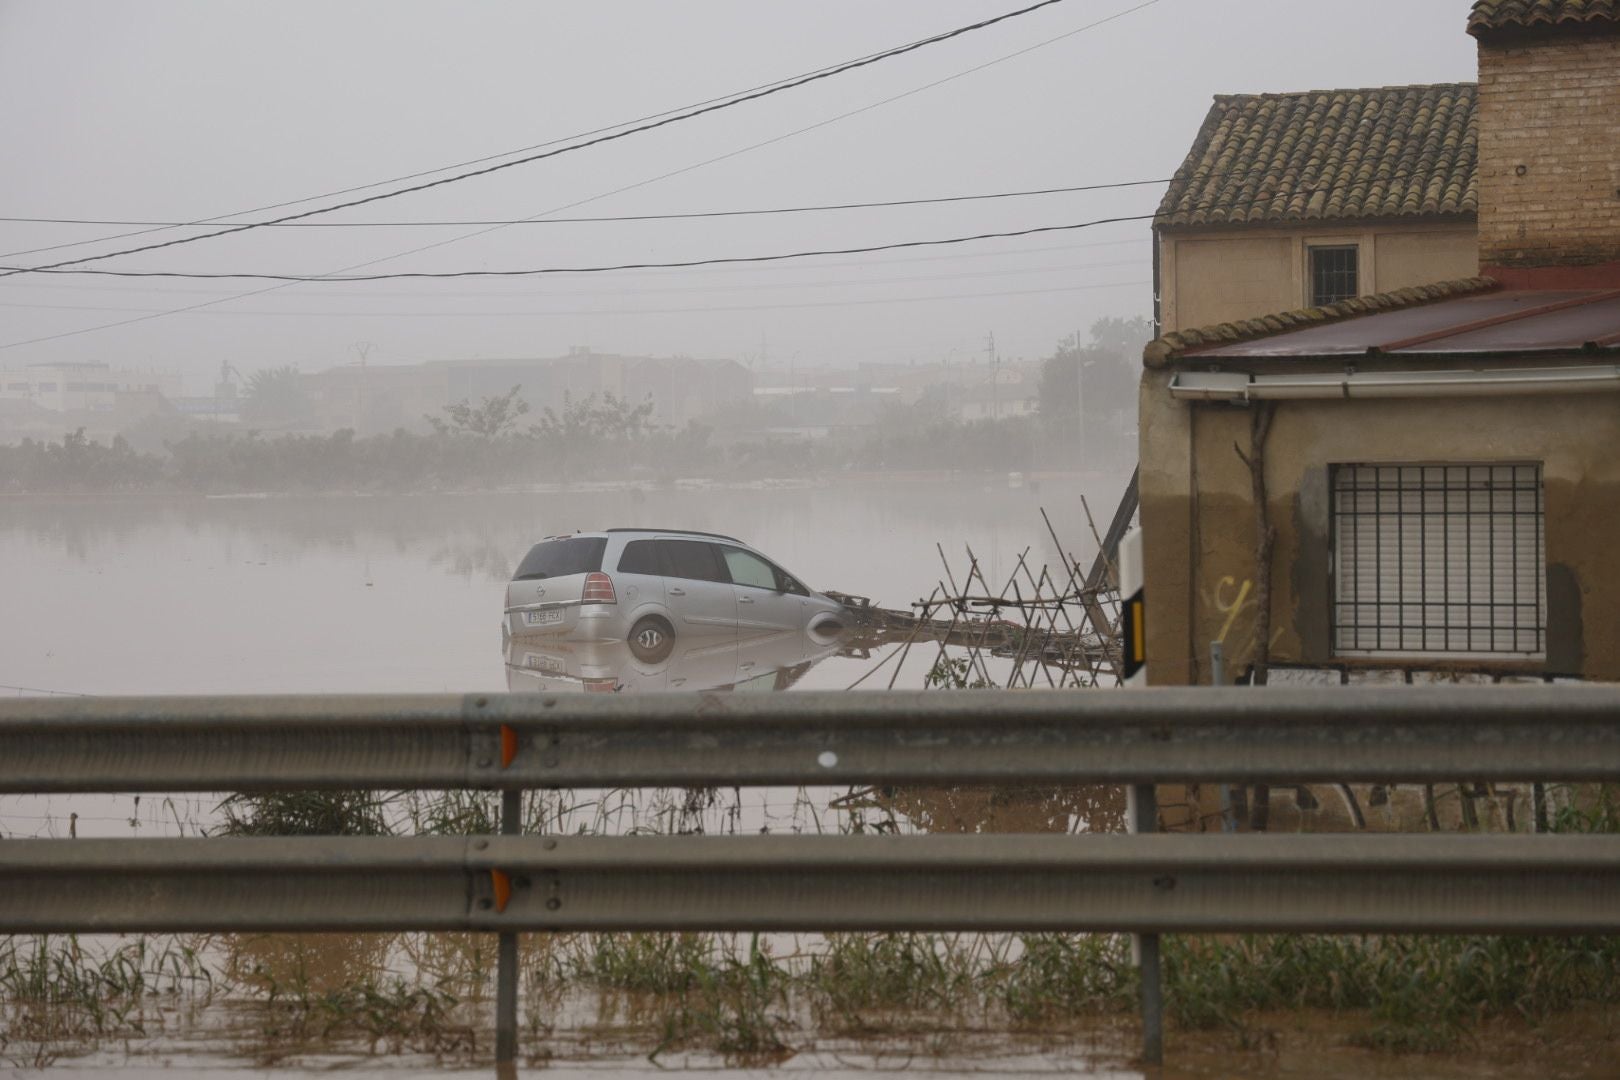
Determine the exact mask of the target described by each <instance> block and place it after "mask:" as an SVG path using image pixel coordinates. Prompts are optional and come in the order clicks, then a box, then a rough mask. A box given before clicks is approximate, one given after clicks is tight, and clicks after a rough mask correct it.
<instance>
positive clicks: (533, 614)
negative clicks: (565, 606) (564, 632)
mask: <svg viewBox="0 0 1620 1080" xmlns="http://www.w3.org/2000/svg"><path fill="white" fill-rule="evenodd" d="M562 621H563V611H562V608H547V609H545V610H543V611H525V612H524V613H523V625H525V626H555V625H557V624H558V623H560V622H562Z"/></svg>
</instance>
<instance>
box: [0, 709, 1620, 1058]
mask: <svg viewBox="0 0 1620 1080" xmlns="http://www.w3.org/2000/svg"><path fill="white" fill-rule="evenodd" d="M1459 777H1462V778H1467V779H1471V780H1519V781H1525V780H1558V781H1571V780H1605V779H1620V689H1611V688H1607V687H1591V686H1569V687H1546V686H1527V687H1516V686H1515V687H1491V688H1444V689H1442V688H1378V689H1360V688H1343V689H1341V688H1335V689H1333V690H1331V691H1319V690H1293V689H1282V688H1279V689H1271V690H1240V689H1232V690H1227V689H1208V688H1202V689H1196V690H1193V689H1189V690H1145V691H1140V692H1133V693H1129V694H1107V693H1099V692H1096V691H1075V692H1025V693H1012V694H975V693H959V694H945V693H938V692H935V693H905V694H853V693H803V694H786V695H779V696H773V697H770V698H753V697H734V696H728V695H719V694H702V695H649V696H639V697H631V696H612V697H595V696H588V697H582V698H568V697H562V696H550V695H522V696H491V695H467V696H448V695H444V696H422V697H397V696H370V697H267V698H245V697H244V698H231V697H222V698H126V699H120V698H91V699H66V700H63V699H18V700H11V701H4V702H0V792H9V793H22V792H67V791H87V792H88V791H103V792H107V791H115V792H128V791H181V790H190V791H252V790H274V789H312V788H387V789H408V788H416V789H435V788H476V789H487V790H497V789H498V790H501V791H503V792H504V797H503V810H502V832H503V834H505V835H501V836H477V837H448V838H446V837H391V838H347V837H318V838H315V837H312V838H287V839H246V838H242V839H226V838H210V839H166V840H138V841H122V840H121V841H101V840H8V841H6V842H5V843H3V844H0V932H45V931H52V932H55V931H90V930H95V931H141V930H180V929H193V930H203V929H219V930H362V929H365V930H413V929H416V930H437V929H466V930H477V931H493V932H497V933H499V934H500V937H501V948H500V968H499V972H498V979H497V987H498V992H497V1058H498V1060H502V1061H510V1060H512V1058H513V1056H514V1054H515V1050H516V1015H517V979H516V937H515V934H516V932H518V931H522V930H623V929H645V930H693V929H714V930H853V929H863V930H919V929H960V930H1113V931H1131V932H1138V933H1144V934H1154V933H1159V932H1164V931H1181V930H1188V931H1193V930H1206V931H1207V930H1215V931H1244V930H1256V931H1259V930H1278V931H1305V930H1313V931H1326V932H1387V931H1418V932H1524V933H1586V932H1612V931H1615V930H1620V837H1611V836H1500V835H1499V836H1449V835H1422V836H1368V835H1338V836H1330V835H1312V836H1253V835H1197V836H1193V835H1145V834H1144V835H1129V836H1117V835H1116V836H1105V835H1092V836H982V835H973V836H939V835H935V836H909V837H875V836H839V837H778V836H747V837H686V836H680V837H554V836H531V837H519V836H514V835H510V834H511V833H513V832H515V831H516V829H517V827H518V825H519V816H520V815H519V813H518V798H519V796H520V793H521V792H522V791H523V790H524V789H530V788H559V787H613V786H633V785H641V786H707V785H727V786H729V785H763V784H784V785H800V784H838V785H842V784H846V783H856V782H860V783H883V784H956V783H992V784H993V783H1008V782H1018V783H1026V782H1046V783H1085V782H1104V783H1117V784H1129V785H1133V786H1134V788H1135V790H1136V791H1137V792H1139V793H1140V792H1143V791H1144V787H1143V786H1144V785H1152V784H1153V783H1155V782H1159V783H1162V782H1171V781H1191V780H1198V781H1229V782H1238V781H1241V782H1287V783H1303V782H1311V781H1382V782H1428V781H1434V780H1441V779H1444V780H1448V781H1454V780H1456V779H1457V778H1459ZM1145 790H1146V792H1148V793H1151V791H1152V788H1151V786H1148V787H1146V788H1145ZM1152 816H1153V815H1152V810H1151V806H1150V805H1149V806H1147V807H1145V808H1144V807H1142V806H1140V805H1139V806H1138V807H1137V808H1136V813H1135V814H1134V815H1133V817H1135V819H1136V820H1137V821H1138V822H1139V823H1140V827H1142V828H1144V829H1150V828H1151V827H1152V826H1151V821H1152ZM1156 975H1157V971H1156V968H1155V969H1154V970H1153V971H1148V970H1147V969H1146V968H1145V969H1144V980H1143V982H1144V1003H1143V1004H1144V1026H1145V1031H1146V1046H1147V1051H1146V1053H1145V1055H1144V1056H1145V1057H1146V1058H1148V1059H1150V1060H1152V1059H1155V1058H1156V1056H1157V1017H1158V1002H1157V999H1156V996H1155V995H1156V991H1154V990H1152V989H1151V988H1152V987H1156V985H1157V978H1156Z"/></svg>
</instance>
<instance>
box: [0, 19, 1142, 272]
mask: <svg viewBox="0 0 1620 1080" xmlns="http://www.w3.org/2000/svg"><path fill="white" fill-rule="evenodd" d="M1063 2H1064V0H1035V3H1033V4H1029V5H1027V6H1025V7H1022V8H1017V9H1015V10H1013V11H1009V12H1004V13H1002V14H1000V15H994V16H991V17H990V18H988V19H980V20H979V21H978V22H975V23H969V24H968V25H966V26H959V27H957V28H956V29H954V30H947V31H944V32H942V33H939V34H934V35H933V36H931V37H926V38H922V39H920V40H918V41H913V42H910V43H908V44H905V45H900V46H896V47H895V48H892V49H886V50H884V51H883V52H879V53H873V54H872V55H870V56H865V57H862V58H860V59H858V60H851V61H848V62H846V63H843V64H839V65H836V66H834V67H832V68H827V69H824V70H821V71H816V72H812V73H810V74H808V75H802V76H799V77H797V78H794V79H789V80H787V81H786V82H782V83H778V84H775V85H771V86H767V87H765V88H763V89H759V90H753V91H750V92H748V93H745V94H742V95H740V96H738V97H733V98H728V99H726V100H724V101H720V102H715V103H712V104H708V105H703V106H700V107H698V108H694V109H688V110H685V111H683V112H678V113H675V114H673V115H669V116H664V117H662V118H661V119H657V120H652V121H648V122H647V123H644V124H639V125H636V126H634V127H630V128H626V129H624V130H622V131H614V132H610V133H607V134H603V135H597V136H595V137H594V138H590V139H587V140H585V141H584V142H576V143H571V144H569V145H567V146H562V147H558V148H556V149H552V150H544V151H541V152H539V153H536V154H529V155H526V156H523V157H519V158H516V159H515V160H512V161H505V162H500V163H498V164H495V165H486V166H484V167H483V168H480V169H473V170H471V171H468V172H461V173H457V174H455V175H454V176H446V177H440V178H439V179H437V180H429V181H427V182H425V183H421V184H413V185H411V186H410V187H404V188H399V189H398V190H395V191H386V192H382V193H379V194H376V195H368V196H365V197H364V198H360V199H351V200H349V201H348V202H341V203H336V204H334V205H332V206H327V207H317V208H316V209H314V210H306V211H303V212H302V213H298V214H288V215H286V216H285V217H280V218H275V219H272V220H271V221H268V222H254V223H248V224H244V225H233V226H231V227H230V228H226V229H218V230H215V231H214V232H207V233H200V234H198V235H196V236H183V237H179V238H177V239H174V240H165V241H162V242H161V243H156V244H144V245H142V246H140V247H134V248H124V249H122V250H119V251H110V252H106V253H105V254H101V255H86V256H82V257H81V258H77V259H65V260H63V261H61V262H57V263H50V264H47V265H46V266H37V267H12V268H9V273H8V274H7V275H0V276H9V274H21V273H29V272H39V271H43V270H52V269H56V268H59V267H63V266H74V265H78V264H80V263H86V262H96V261H98V260H101V259H111V258H116V257H117V256H120V255H134V254H138V253H140V252H145V251H156V250H158V249H160V248H167V247H174V246H177V245H179V244H190V243H195V242H197V241H199V240H208V239H212V238H214V237H219V236H230V235H232V234H234V233H239V232H246V231H248V230H250V229H258V228H263V227H265V226H266V225H274V224H281V223H283V222H288V221H295V220H298V219H300V218H306V217H314V216H315V215H317V214H330V213H333V212H335V211H338V210H346V209H350V208H352V207H356V206H364V205H367V204H369V203H374V202H380V201H382V200H384V199H393V198H397V197H399V196H401V195H409V194H412V193H414V192H418V191H427V190H429V189H430V188H436V187H442V186H444V185H446V184H454V183H458V182H460V181H462V180H469V179H472V178H473V177H478V176H487V175H489V174H491V173H495V172H499V171H501V170H503V169H511V168H515V167H516V166H519V165H528V164H531V163H533V162H536V161H544V160H546V159H548V158H553V157H557V156H559V155H562V154H568V153H573V152H574V151H576V150H584V149H587V148H589V147H592V146H600V145H601V144H603V143H607V142H613V141H615V140H618V139H623V138H627V137H629V136H631V135H637V134H640V133H642V132H645V131H653V130H655V129H657V128H661V127H666V126H668V125H670V124H676V123H680V122H682V121H684V120H691V119H694V118H696V117H699V116H704V115H706V114H708V113H712V112H718V111H720V110H722V109H729V108H732V107H734V106H737V105H742V104H744V103H746V102H749V101H757V100H759V99H760V98H765V97H769V96H771V95H772V94H779V93H781V92H782V91H784V90H792V89H796V88H797V87H800V86H805V85H807V84H809V83H813V82H818V81H820V80H822V79H828V78H831V77H833V76H835V75H841V74H843V73H845V72H848V71H854V70H856V69H857V68H862V67H866V66H868V65H871V64H875V63H878V62H880V61H883V60H888V59H892V58H893V57H896V56H903V55H905V54H906V53H911V52H915V51H917V50H918V49H922V48H926V47H927V46H929V45H936V44H938V43H939V42H942V41H949V40H951V39H952V38H957V37H960V36H962V35H964V34H969V33H973V32H975V31H978V30H983V29H986V28H988V27H991V26H995V25H996V24H997V23H1002V22H1006V21H1007V20H1009V19H1015V18H1018V17H1020V16H1023V15H1028V14H1029V13H1031V12H1034V11H1039V10H1041V9H1042V8H1046V7H1051V6H1052V5H1054V4H1060V3H1063ZM1157 2H1158V0H1146V2H1145V3H1143V4H1142V5H1140V6H1141V7H1147V6H1149V5H1150V4H1153V3H1157Z"/></svg>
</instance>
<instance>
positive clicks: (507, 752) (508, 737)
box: [501, 724, 518, 769]
mask: <svg viewBox="0 0 1620 1080" xmlns="http://www.w3.org/2000/svg"><path fill="white" fill-rule="evenodd" d="M517 752H518V737H517V732H516V731H513V730H512V728H510V727H509V726H507V725H506V724H502V725H501V768H503V769H504V768H506V767H507V766H508V765H510V764H512V759H513V758H515V757H517Z"/></svg>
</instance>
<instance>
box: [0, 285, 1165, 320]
mask: <svg viewBox="0 0 1620 1080" xmlns="http://www.w3.org/2000/svg"><path fill="white" fill-rule="evenodd" d="M1151 284H1153V283H1152V282H1151V281H1148V280H1145V279H1144V280H1140V281H1103V282H1091V283H1088V284H1084V285H1054V286H1051V287H1049V288H1043V289H1009V290H1002V291H997V292H971V293H932V294H929V295H926V296H894V297H879V298H873V299H866V300H807V301H802V302H793V303H780V304H717V305H701V306H696V307H694V306H691V305H682V306H680V307H661V308H581V309H571V310H553V311H532V310H531V311H523V310H514V311H487V310H486V311H210V312H207V313H206V314H209V315H253V316H260V317H270V318H274V317H280V316H297V317H300V318H312V319H331V318H343V319H495V318H500V319H505V318H562V317H569V316H576V315H684V314H703V313H711V312H738V311H786V310H792V309H798V308H833V307H872V306H881V305H886V304H916V303H923V302H927V301H932V300H983V299H989V298H992V297H1011V296H1041V295H1046V294H1050V293H1069V292H1095V291H1098V290H1101V289H1122V288H1127V287H1129V288H1137V287H1139V286H1142V285H1151ZM7 306H10V305H6V304H0V307H7ZM40 306H43V307H55V306H57V305H40ZM62 306H63V307H68V308H69V309H70V310H75V311H139V310H141V309H140V308H99V307H88V306H86V307H78V306H76V305H62Z"/></svg>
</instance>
